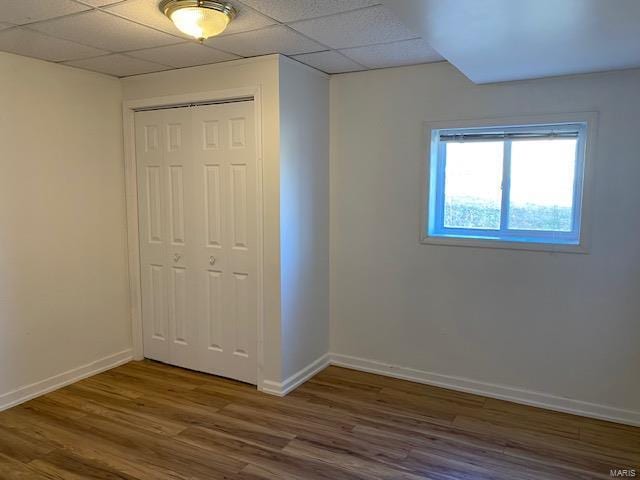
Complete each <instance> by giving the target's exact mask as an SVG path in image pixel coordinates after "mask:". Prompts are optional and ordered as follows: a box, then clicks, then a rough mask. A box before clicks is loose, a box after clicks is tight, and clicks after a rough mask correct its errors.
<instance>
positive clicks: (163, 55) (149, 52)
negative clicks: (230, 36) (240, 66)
mask: <svg viewBox="0 0 640 480" xmlns="http://www.w3.org/2000/svg"><path fill="white" fill-rule="evenodd" d="M127 55H130V56H132V57H136V58H141V59H142V60H148V61H150V62H157V63H162V64H164V65H171V66H172V67H176V68H183V67H192V66H194V65H205V64H209V63H218V62H225V61H227V60H234V59H236V58H239V57H238V56H236V55H231V54H230V53H224V52H221V51H219V50H215V49H213V48H209V47H207V46H205V45H200V44H197V43H181V44H179V45H169V46H167V47H157V48H149V49H146V50H138V51H135V52H129V53H128V54H127Z"/></svg>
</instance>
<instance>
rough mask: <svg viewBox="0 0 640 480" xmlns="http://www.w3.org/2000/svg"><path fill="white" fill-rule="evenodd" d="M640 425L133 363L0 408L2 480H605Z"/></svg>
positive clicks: (348, 373) (409, 390)
mask: <svg viewBox="0 0 640 480" xmlns="http://www.w3.org/2000/svg"><path fill="white" fill-rule="evenodd" d="M611 469H636V471H639V472H640V428H636V427H631V426H626V425H618V424H613V423H609V422H604V421H601V420H594V419H588V418H582V417H577V416H573V415H569V414H564V413H557V412H551V411H548V410H542V409H539V408H535V407H528V406H523V405H517V404H514V403H510V402H505V401H501V400H494V399H488V398H485V397H481V396H478V395H472V394H467V393H461V392H452V391H449V390H446V389H443V388H438V387H431V386H428V385H421V384H417V383H411V382H406V381H401V380H397V379H393V378H388V377H382V376H378V375H374V374H369V373H361V372H355V371H353V370H347V369H344V368H338V367H329V368H327V369H325V370H324V371H322V372H321V373H319V374H318V375H316V376H315V377H314V378H313V379H312V380H311V381H309V382H307V383H305V384H304V385H302V386H301V387H299V388H298V389H297V390H296V391H294V392H292V393H291V394H290V395H288V396H287V397H284V398H280V397H274V396H269V395H266V394H264V393H261V392H258V391H257V390H256V389H255V387H252V386H250V385H247V384H244V383H241V382H237V381H234V380H229V379H224V378H219V377H214V376H210V375H206V374H202V373H199V372H192V371H189V370H183V369H180V368H177V367H171V366H167V365H163V364H161V363H157V362H151V361H143V362H131V363H128V364H126V365H123V366H121V367H118V368H116V369H113V370H110V371H107V372H104V373H102V374H100V375H97V376H94V377H91V378H88V379H85V380H82V381H80V382H77V383H75V384H73V385H69V386H68V387H65V388H63V389H61V390H58V391H55V392H52V393H50V394H47V395H44V396H42V397H40V398H37V399H35V400H32V401H30V402H27V403H25V404H23V405H19V406H17V407H14V408H12V409H10V410H7V411H5V412H0V480H24V479H33V480H41V479H49V480H50V479H57V480H80V479H95V480H105V479H108V480H212V479H214V480H217V479H221V480H275V479H277V480H379V479H384V480H401V479H405V480H597V479H605V478H610V477H609V470H611Z"/></svg>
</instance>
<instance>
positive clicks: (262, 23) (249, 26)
mask: <svg viewBox="0 0 640 480" xmlns="http://www.w3.org/2000/svg"><path fill="white" fill-rule="evenodd" d="M233 7H234V8H235V9H236V17H235V18H234V19H233V20H232V21H231V23H230V24H229V26H228V27H227V29H226V30H225V31H224V32H223V33H222V35H228V34H230V33H239V32H248V31H249V30H257V29H258V28H264V27H268V26H270V25H275V24H276V22H275V21H274V20H272V19H270V18H269V17H265V16H264V15H262V14H260V13H258V12H256V11H255V10H252V9H250V8H247V7H245V6H244V5H242V4H241V3H237V2H234V3H233Z"/></svg>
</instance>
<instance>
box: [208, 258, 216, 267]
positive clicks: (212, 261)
mask: <svg viewBox="0 0 640 480" xmlns="http://www.w3.org/2000/svg"><path fill="white" fill-rule="evenodd" d="M214 263H216V259H215V257H213V256H211V257H209V265H213V264H214Z"/></svg>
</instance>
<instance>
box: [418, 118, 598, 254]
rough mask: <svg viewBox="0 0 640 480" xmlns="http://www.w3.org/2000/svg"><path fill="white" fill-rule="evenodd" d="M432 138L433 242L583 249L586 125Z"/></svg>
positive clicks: (462, 131) (429, 224)
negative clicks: (574, 247) (458, 241)
mask: <svg viewBox="0 0 640 480" xmlns="http://www.w3.org/2000/svg"><path fill="white" fill-rule="evenodd" d="M429 132H430V135H431V146H430V162H429V164H430V166H429V172H428V175H429V178H428V185H429V188H428V191H429V195H428V198H427V202H428V205H427V215H426V216H427V219H426V226H425V230H426V232H425V233H426V239H427V240H428V239H429V238H432V239H433V238H435V239H453V240H454V241H453V242H442V241H441V242H435V243H455V239H467V240H468V239H473V240H477V241H478V242H475V243H489V244H494V245H496V244H497V243H500V244H502V243H504V242H509V243H511V244H521V245H523V246H529V247H531V246H532V244H537V245H541V246H544V245H551V246H555V245H565V246H569V247H570V246H579V245H580V243H581V218H582V203H583V202H582V200H583V183H584V182H583V179H584V170H585V146H586V135H587V122H586V121H583V122H571V123H550V124H532V125H522V124H520V125H513V126H486V127H466V126H465V127H462V128H459V127H458V128H430V129H429ZM428 243H429V242H428ZM430 243H433V242H430ZM467 244H468V242H467ZM481 246H488V245H481ZM569 250H570V248H569Z"/></svg>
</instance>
